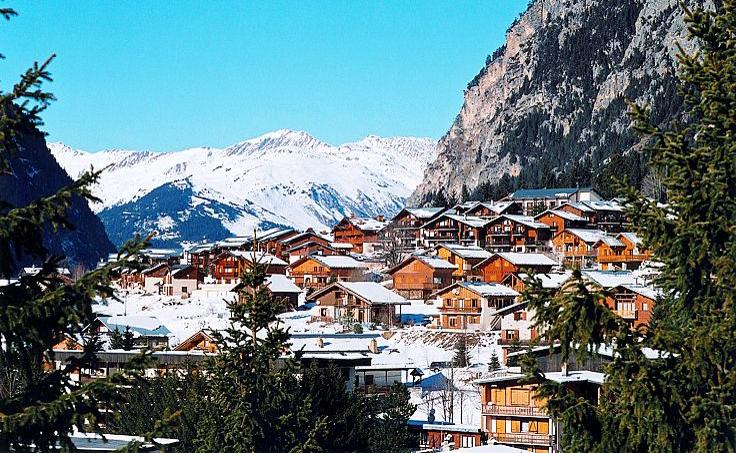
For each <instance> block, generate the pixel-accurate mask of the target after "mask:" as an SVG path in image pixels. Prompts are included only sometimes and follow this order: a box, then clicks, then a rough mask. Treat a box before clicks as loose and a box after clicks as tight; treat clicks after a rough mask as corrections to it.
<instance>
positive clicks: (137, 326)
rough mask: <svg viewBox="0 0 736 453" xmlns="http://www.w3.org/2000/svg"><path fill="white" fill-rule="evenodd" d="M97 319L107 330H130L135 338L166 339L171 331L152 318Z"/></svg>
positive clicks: (121, 317)
mask: <svg viewBox="0 0 736 453" xmlns="http://www.w3.org/2000/svg"><path fill="white" fill-rule="evenodd" d="M97 319H98V320H99V321H100V322H101V323H102V324H104V325H105V327H107V328H108V330H118V331H119V332H121V333H122V332H123V331H125V329H126V328H130V330H131V331H132V332H133V334H134V335H136V336H146V337H167V336H169V334H171V331H170V330H169V329H168V328H166V326H164V325H163V324H161V321H159V320H158V319H157V318H155V317H153V316H145V315H127V316H121V315H116V316H98V317H97Z"/></svg>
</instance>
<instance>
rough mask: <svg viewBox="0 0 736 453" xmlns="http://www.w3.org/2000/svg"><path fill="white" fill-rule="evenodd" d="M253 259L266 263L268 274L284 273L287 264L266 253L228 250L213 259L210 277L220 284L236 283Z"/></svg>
mask: <svg viewBox="0 0 736 453" xmlns="http://www.w3.org/2000/svg"><path fill="white" fill-rule="evenodd" d="M254 260H255V262H256V263H260V264H262V265H266V274H268V275H273V274H282V275H286V268H287V267H288V266H289V264H288V263H287V262H286V261H283V260H282V259H280V258H277V257H275V256H273V255H271V254H268V253H263V252H250V251H248V252H245V251H241V250H228V251H225V252H222V253H221V254H220V255H219V256H218V257H217V258H215V260H214V261H213V265H214V269H213V273H212V277H213V278H214V279H215V281H216V282H217V283H220V284H230V283H237V282H238V281H239V280H240V275H241V274H242V273H243V272H246V271H249V270H250V269H251V268H252V267H253V262H254Z"/></svg>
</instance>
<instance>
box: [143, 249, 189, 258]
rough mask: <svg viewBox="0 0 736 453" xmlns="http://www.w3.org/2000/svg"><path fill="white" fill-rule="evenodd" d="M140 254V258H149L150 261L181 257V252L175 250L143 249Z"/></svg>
mask: <svg viewBox="0 0 736 453" xmlns="http://www.w3.org/2000/svg"><path fill="white" fill-rule="evenodd" d="M138 253H140V254H141V255H142V256H145V257H148V258H151V259H170V258H177V257H178V256H179V255H181V251H180V250H177V249H152V248H148V249H143V250H141V251H140V252H138Z"/></svg>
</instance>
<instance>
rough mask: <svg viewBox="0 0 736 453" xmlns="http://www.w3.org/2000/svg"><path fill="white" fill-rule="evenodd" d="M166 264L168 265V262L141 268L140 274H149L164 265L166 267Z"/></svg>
mask: <svg viewBox="0 0 736 453" xmlns="http://www.w3.org/2000/svg"><path fill="white" fill-rule="evenodd" d="M167 266H168V264H166V263H158V264H154V265H153V266H151V267H149V268H147V269H143V270H142V271H141V274H144V275H145V274H150V273H151V272H153V271H156V270H159V269H161V268H164V267H167Z"/></svg>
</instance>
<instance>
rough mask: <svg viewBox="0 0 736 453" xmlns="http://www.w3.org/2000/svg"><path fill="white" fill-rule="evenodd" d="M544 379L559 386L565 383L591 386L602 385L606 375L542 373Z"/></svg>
mask: <svg viewBox="0 0 736 453" xmlns="http://www.w3.org/2000/svg"><path fill="white" fill-rule="evenodd" d="M544 377H545V378H547V379H549V380H550V381H555V382H557V383H560V384H564V383H567V382H590V383H593V384H598V385H603V381H604V380H605V379H606V375H605V374H604V373H599V372H596V371H587V370H582V371H568V372H567V373H563V372H561V371H553V372H548V373H544Z"/></svg>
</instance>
